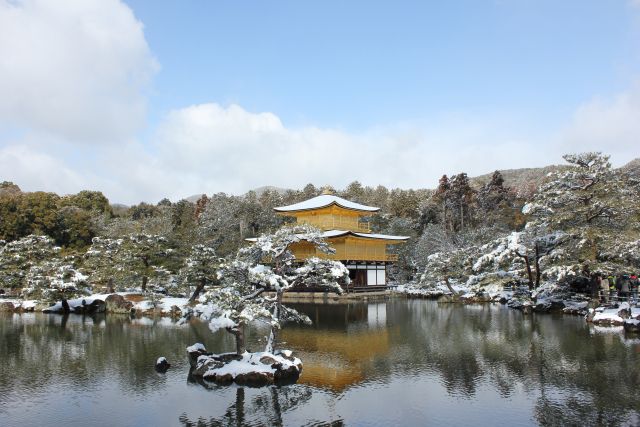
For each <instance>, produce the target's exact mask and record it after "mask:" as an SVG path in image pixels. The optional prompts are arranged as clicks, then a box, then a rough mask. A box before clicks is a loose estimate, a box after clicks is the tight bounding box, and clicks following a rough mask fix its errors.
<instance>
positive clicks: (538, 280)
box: [536, 242, 540, 289]
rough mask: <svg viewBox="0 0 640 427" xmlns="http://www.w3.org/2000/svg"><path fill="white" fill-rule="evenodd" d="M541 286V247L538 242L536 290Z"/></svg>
mask: <svg viewBox="0 0 640 427" xmlns="http://www.w3.org/2000/svg"><path fill="white" fill-rule="evenodd" d="M539 286H540V247H539V246H538V243H537V242H536V289H537V288H538V287H539Z"/></svg>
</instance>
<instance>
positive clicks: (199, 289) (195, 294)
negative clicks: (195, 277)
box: [189, 277, 207, 302]
mask: <svg viewBox="0 0 640 427" xmlns="http://www.w3.org/2000/svg"><path fill="white" fill-rule="evenodd" d="M206 283H207V281H206V279H205V278H204V277H203V278H202V279H200V283H198V286H196V289H195V291H193V295H191V298H189V302H194V301H195V300H196V298H198V297H199V296H200V293H201V292H202V291H203V290H204V285H205V284H206Z"/></svg>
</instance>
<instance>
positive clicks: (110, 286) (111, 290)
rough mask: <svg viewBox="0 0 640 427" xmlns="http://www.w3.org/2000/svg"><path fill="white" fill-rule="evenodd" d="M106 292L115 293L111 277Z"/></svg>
mask: <svg viewBox="0 0 640 427" xmlns="http://www.w3.org/2000/svg"><path fill="white" fill-rule="evenodd" d="M107 292H109V293H110V294H112V293H113V292H115V290H114V288H113V277H110V278H109V284H108V285H107Z"/></svg>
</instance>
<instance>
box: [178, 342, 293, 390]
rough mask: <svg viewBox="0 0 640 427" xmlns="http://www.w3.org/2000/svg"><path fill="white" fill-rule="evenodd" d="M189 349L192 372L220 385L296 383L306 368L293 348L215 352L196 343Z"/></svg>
mask: <svg viewBox="0 0 640 427" xmlns="http://www.w3.org/2000/svg"><path fill="white" fill-rule="evenodd" d="M187 353H188V354H189V363H190V364H191V371H190V373H189V374H190V375H191V376H193V377H195V378H199V379H202V380H205V381H210V382H215V383H217V384H220V385H228V384H231V383H234V382H235V383H236V384H238V385H246V386H250V387H262V386H265V385H270V384H277V385H284V384H293V383H295V382H296V381H297V380H298V377H299V376H300V373H301V372H302V362H301V361H300V359H298V358H297V357H293V356H292V352H291V351H290V350H276V351H274V353H268V352H258V353H249V352H245V353H244V354H237V353H223V354H213V353H209V352H207V350H206V348H205V346H204V345H203V344H201V343H196V344H194V345H192V346H189V347H187Z"/></svg>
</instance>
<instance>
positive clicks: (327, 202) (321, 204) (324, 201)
mask: <svg viewBox="0 0 640 427" xmlns="http://www.w3.org/2000/svg"><path fill="white" fill-rule="evenodd" d="M331 205H337V206H340V207H342V208H344V209H350V210H354V211H363V212H377V211H379V210H380V208H376V207H374V206H366V205H361V204H360V203H356V202H351V201H349V200H347V199H343V198H342V197H338V196H334V195H332V194H322V195H320V196H317V197H314V198H311V199H309V200H305V201H304V202H300V203H295V204H293V205H289V206H280V207H277V208H273V209H274V210H275V211H276V212H297V211H308V210H312V209H321V208H326V207H328V206H331Z"/></svg>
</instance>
